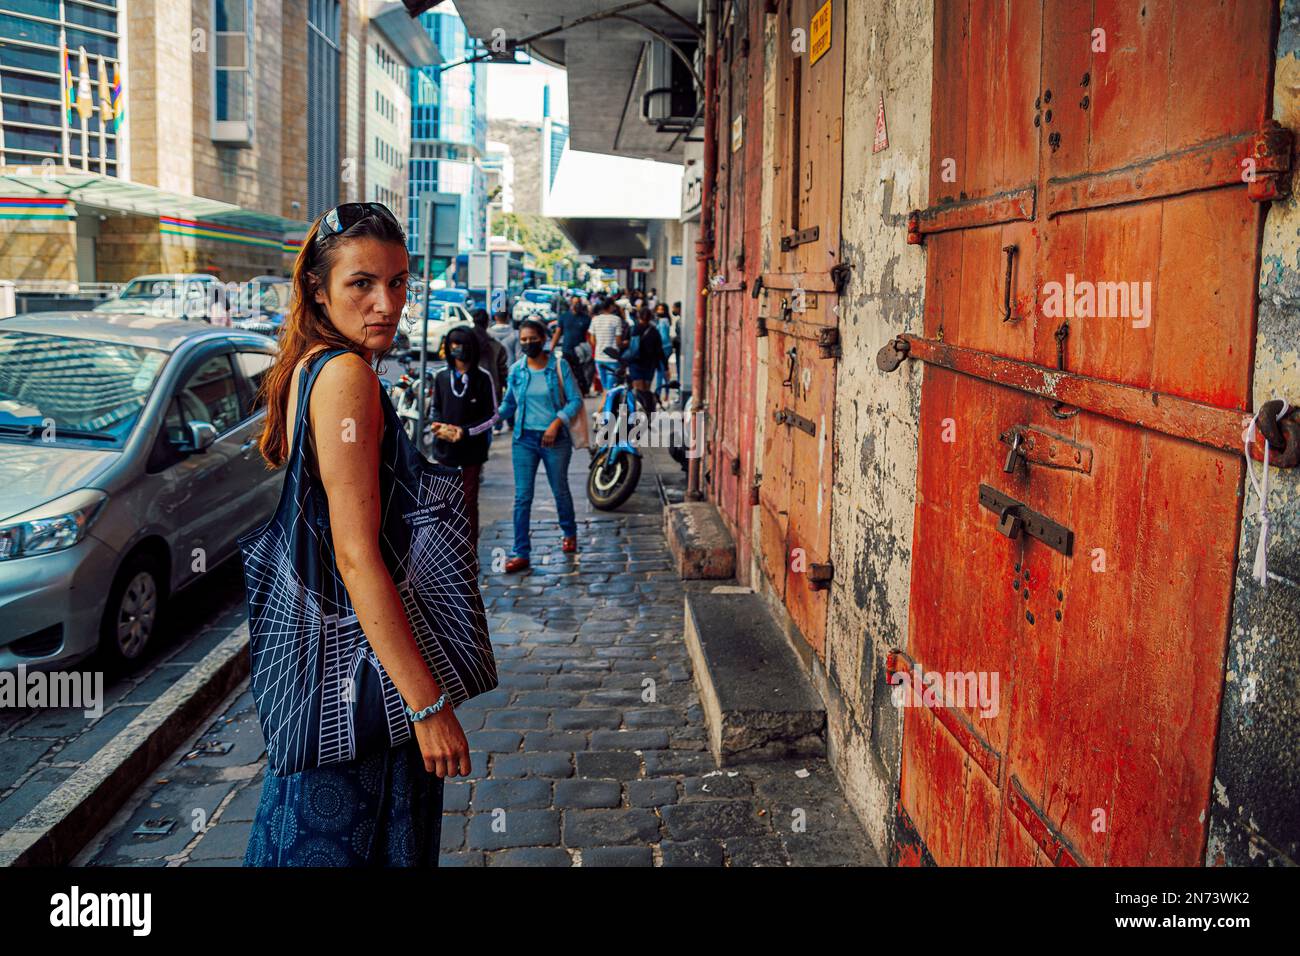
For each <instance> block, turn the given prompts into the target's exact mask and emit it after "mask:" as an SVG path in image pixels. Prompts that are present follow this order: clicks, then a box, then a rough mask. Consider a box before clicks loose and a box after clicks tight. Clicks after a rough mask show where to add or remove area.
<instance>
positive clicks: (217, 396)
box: [176, 355, 240, 435]
mask: <svg viewBox="0 0 1300 956" xmlns="http://www.w3.org/2000/svg"><path fill="white" fill-rule="evenodd" d="M176 397H177V400H178V401H179V402H180V406H181V414H182V415H184V416H185V420H186V421H201V422H210V423H211V424H212V426H213V427H214V428H215V429H216V430H217V434H218V435H220V434H221V433H223V432H227V431H229V430H230V429H232V428H234V427H235V426H236V425H238V424H239V421H240V414H239V390H238V389H237V388H236V386H235V371H234V369H233V368H231V366H230V356H229V355H216V356H213V357H212V358H210V359H208V360H207V361H206V362H204V363H203V364H202V365H200V366H199V367H198V368H197V369H195V371H194V373H193V374H192V375H190V377H189V378H188V379H187V380H186V382H185V384H184V385H182V386H181V388H180V390H179V391H178V392H177V393H176Z"/></svg>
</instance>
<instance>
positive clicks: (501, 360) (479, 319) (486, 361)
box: [443, 309, 510, 395]
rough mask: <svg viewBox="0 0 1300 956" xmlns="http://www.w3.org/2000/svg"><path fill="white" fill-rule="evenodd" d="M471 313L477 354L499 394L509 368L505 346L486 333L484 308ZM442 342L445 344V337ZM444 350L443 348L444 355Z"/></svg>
mask: <svg viewBox="0 0 1300 956" xmlns="http://www.w3.org/2000/svg"><path fill="white" fill-rule="evenodd" d="M471 315H472V316H473V319H474V337H475V338H476V339H478V350H479V355H481V356H482V357H483V365H484V366H485V367H486V368H487V370H488V373H489V374H490V375H491V376H492V384H493V385H495V386H496V389H497V394H498V395H500V394H501V393H502V391H504V390H505V387H506V373H507V372H508V371H509V370H510V363H509V362H508V361H507V360H506V349H505V346H504V345H502V344H501V343H500V342H498V341H497V340H496V338H495V337H494V336H491V335H489V334H488V314H487V310H486V309H475V310H474V311H473V313H471ZM443 344H444V345H445V344H446V340H445V339H444V340H443ZM445 351H446V350H445V349H444V356H445Z"/></svg>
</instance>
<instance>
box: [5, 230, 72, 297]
mask: <svg viewBox="0 0 1300 956" xmlns="http://www.w3.org/2000/svg"><path fill="white" fill-rule="evenodd" d="M0 279H63V280H66V281H68V282H75V281H76V279H77V221H76V220H75V219H31V220H23V219H9V220H4V221H0Z"/></svg>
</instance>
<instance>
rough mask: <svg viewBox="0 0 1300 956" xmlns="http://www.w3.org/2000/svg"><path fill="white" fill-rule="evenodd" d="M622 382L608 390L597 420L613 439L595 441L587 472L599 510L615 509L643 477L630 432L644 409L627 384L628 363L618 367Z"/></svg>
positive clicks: (589, 491)
mask: <svg viewBox="0 0 1300 956" xmlns="http://www.w3.org/2000/svg"><path fill="white" fill-rule="evenodd" d="M618 377H619V383H620V384H618V385H616V386H614V387H613V388H611V389H608V390H607V391H606V392H605V398H604V401H602V402H601V406H600V409H599V410H598V411H597V412H596V423H597V425H598V426H599V427H600V429H601V431H602V432H603V433H604V436H607V437H608V438H609V439H610V441H608V442H606V443H605V444H595V443H593V444H592V451H591V466H590V471H589V472H588V474H587V500H588V501H590V502H591V506H592V507H593V508H596V509H598V510H600V511H613V510H614V509H615V508H617V507H618V506H619V505H621V504H622V503H623V502H625V501H627V499H628V498H630V497H632V492H634V491H636V486H637V482H639V481H640V480H641V452H640V451H639V450H638V449H637V447H636V446H635V445H633V444H632V443H631V441H629V440H627V439H628V433H629V431H630V430H631V429H632V428H633V426H634V423H635V422H636V420H637V419H636V416H637V414H638V413H639V412H640V411H641V407H640V403H639V402H638V401H637V398H636V393H635V392H634V391H633V390H632V389H631V388H630V387H629V386H628V384H627V378H626V367H620V368H619V371H618Z"/></svg>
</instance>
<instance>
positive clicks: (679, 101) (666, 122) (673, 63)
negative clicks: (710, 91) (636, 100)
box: [641, 40, 699, 133]
mask: <svg viewBox="0 0 1300 956" xmlns="http://www.w3.org/2000/svg"><path fill="white" fill-rule="evenodd" d="M674 42H676V44H677V47H678V49H680V50H681V51H682V52H683V53H684V54H685V55H686V57H687V59H689V60H692V61H694V60H695V59H696V56H695V51H696V46H697V44H696V43H695V42H694V41H692V40H676V41H674ZM647 47H648V49H647V50H646V56H645V63H644V69H643V70H642V76H643V77H644V78H645V83H644V85H643V92H642V94H641V118H642V119H643V120H645V121H646V122H647V123H651V124H653V125H654V127H655V128H656V129H657V130H658V131H659V132H661V133H662V132H674V133H675V132H681V131H686V132H690V130H691V129H693V128H694V126H695V122H696V118H695V110H696V108H697V106H698V103H699V100H698V98H697V92H696V89H695V78H694V77H693V76H692V75H691V71H690V70H689V69H688V68H687V66H686V64H685V63H683V62H682V58H681V57H679V56H678V55H677V54H676V53H674V52H673V51H672V49H671V48H670V47H669V46H668V44H667V43H665V42H664V41H663V40H653V41H651V42H650V43H648V44H647Z"/></svg>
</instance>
